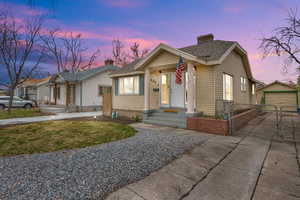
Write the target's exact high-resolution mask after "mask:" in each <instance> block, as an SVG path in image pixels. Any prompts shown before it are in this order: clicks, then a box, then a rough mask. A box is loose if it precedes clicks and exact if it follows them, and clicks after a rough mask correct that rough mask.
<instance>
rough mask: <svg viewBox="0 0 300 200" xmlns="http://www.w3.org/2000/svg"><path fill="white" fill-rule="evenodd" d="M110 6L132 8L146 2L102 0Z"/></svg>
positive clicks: (136, 0)
mask: <svg viewBox="0 0 300 200" xmlns="http://www.w3.org/2000/svg"><path fill="white" fill-rule="evenodd" d="M100 1H101V2H103V3H105V4H106V5H108V6H112V7H121V8H132V7H139V6H143V5H145V2H142V1H138V0H100Z"/></svg>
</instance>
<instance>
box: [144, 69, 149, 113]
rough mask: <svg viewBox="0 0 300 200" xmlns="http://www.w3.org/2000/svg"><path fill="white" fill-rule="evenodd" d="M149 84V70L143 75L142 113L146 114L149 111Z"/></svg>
mask: <svg viewBox="0 0 300 200" xmlns="http://www.w3.org/2000/svg"><path fill="white" fill-rule="evenodd" d="M149 84H150V70H149V69H146V70H145V75H144V95H145V96H144V111H145V112H147V111H149V110H150V99H149V98H150V90H149Z"/></svg>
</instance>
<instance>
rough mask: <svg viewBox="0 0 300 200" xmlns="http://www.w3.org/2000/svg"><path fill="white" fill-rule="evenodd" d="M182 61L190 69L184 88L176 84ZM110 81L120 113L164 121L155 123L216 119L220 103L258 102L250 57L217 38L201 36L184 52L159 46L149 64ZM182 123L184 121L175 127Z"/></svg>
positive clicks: (132, 66)
mask: <svg viewBox="0 0 300 200" xmlns="http://www.w3.org/2000/svg"><path fill="white" fill-rule="evenodd" d="M180 57H182V58H183V59H184V62H185V65H186V69H185V72H184V74H183V82H182V84H176V82H175V79H176V73H175V71H176V66H177V63H178V61H179V58H180ZM111 78H112V79H113V99H112V100H113V103H112V104H113V110H114V111H115V112H118V114H119V115H120V116H127V117H133V116H140V117H143V118H144V120H151V119H153V117H154V116H162V117H161V118H157V120H156V122H159V121H160V122H162V121H163V120H168V117H171V116H168V115H167V114H166V113H170V112H171V113H177V114H178V116H179V115H180V116H194V115H199V114H203V115H209V116H215V115H216V113H217V112H216V107H217V103H218V102H220V101H221V102H223V101H233V102H235V103H242V104H251V103H255V101H256V99H255V95H254V94H255V80H254V78H253V76H252V73H251V69H250V65H249V61H248V56H247V52H246V51H245V50H244V49H243V48H242V47H241V46H240V45H239V44H238V43H237V42H233V41H223V40H214V36H213V35H212V34H208V35H203V36H199V37H198V38H197V44H195V45H191V46H187V47H183V48H179V49H177V48H173V47H170V46H168V45H166V44H160V45H158V46H157V47H156V48H155V49H154V50H153V51H152V52H150V53H149V54H148V55H147V56H146V57H145V58H143V59H140V60H136V61H134V62H132V63H130V64H128V65H126V66H124V67H123V68H122V69H120V70H118V71H115V72H113V73H111ZM164 114H165V115H164ZM180 116H179V117H180ZM172 117H174V118H175V115H172ZM178 119H179V118H178ZM180 121H184V120H181V119H179V120H178V121H176V120H174V123H175V122H176V123H177V122H178V123H180ZM184 123H185V122H182V127H184V126H185V125H184Z"/></svg>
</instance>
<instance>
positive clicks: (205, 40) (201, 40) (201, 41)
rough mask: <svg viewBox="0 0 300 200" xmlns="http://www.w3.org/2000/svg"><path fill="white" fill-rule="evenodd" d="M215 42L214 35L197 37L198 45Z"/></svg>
mask: <svg viewBox="0 0 300 200" xmlns="http://www.w3.org/2000/svg"><path fill="white" fill-rule="evenodd" d="M212 40H214V35H213V34H211V33H210V34H206V35H200V36H198V37H197V42H198V44H201V43H203V42H207V41H212Z"/></svg>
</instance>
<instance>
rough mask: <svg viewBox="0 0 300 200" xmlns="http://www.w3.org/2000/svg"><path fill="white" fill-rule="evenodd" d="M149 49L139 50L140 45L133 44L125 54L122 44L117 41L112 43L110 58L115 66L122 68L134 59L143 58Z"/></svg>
mask: <svg viewBox="0 0 300 200" xmlns="http://www.w3.org/2000/svg"><path fill="white" fill-rule="evenodd" d="M148 52H149V49H142V50H141V49H140V44H139V43H137V42H134V43H133V44H132V45H131V46H130V49H129V52H128V53H127V52H126V51H125V49H124V44H123V42H122V41H120V40H119V39H116V40H113V41H112V56H113V60H114V62H115V63H116V65H120V66H123V65H125V64H128V63H130V62H132V61H134V60H136V59H139V58H143V57H144V56H145V55H146V54H147V53H148Z"/></svg>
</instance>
